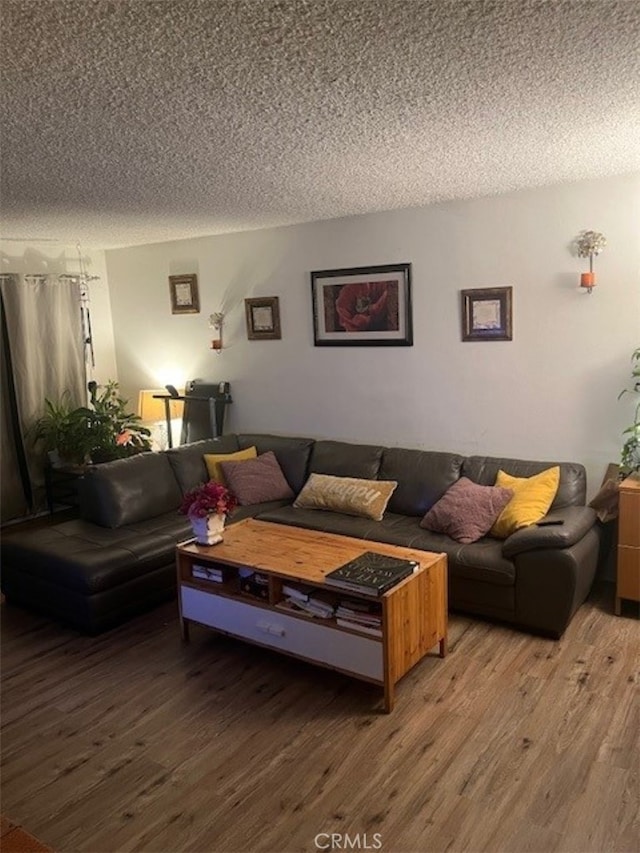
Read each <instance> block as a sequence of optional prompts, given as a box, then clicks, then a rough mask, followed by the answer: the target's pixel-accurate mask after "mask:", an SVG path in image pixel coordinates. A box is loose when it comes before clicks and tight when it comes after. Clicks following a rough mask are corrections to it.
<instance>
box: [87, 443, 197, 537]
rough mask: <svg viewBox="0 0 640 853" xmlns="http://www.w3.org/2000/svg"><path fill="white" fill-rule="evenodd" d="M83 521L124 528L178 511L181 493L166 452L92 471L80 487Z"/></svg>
mask: <svg viewBox="0 0 640 853" xmlns="http://www.w3.org/2000/svg"><path fill="white" fill-rule="evenodd" d="M78 490H79V504H80V511H81V514H82V518H83V519H84V520H85V521H91V522H93V523H94V524H99V525H100V526H101V527H123V526H124V525H125V524H135V523H137V522H140V521H145V520H146V519H148V518H154V517H155V516H157V515H162V514H163V513H165V512H170V511H171V510H175V511H176V512H177V511H178V507H179V506H180V501H181V499H182V494H181V492H180V487H179V486H178V481H177V480H176V478H175V476H174V473H173V470H172V468H171V465H170V463H169V460H168V458H167V455H166V453H139V454H137V455H136V456H130V457H128V458H127V459H116V460H114V461H113V462H105V463H103V464H102V465H94V466H93V467H91V468H89V469H88V470H87V472H86V473H85V474H84V476H83V477H81V478H80V481H79V484H78Z"/></svg>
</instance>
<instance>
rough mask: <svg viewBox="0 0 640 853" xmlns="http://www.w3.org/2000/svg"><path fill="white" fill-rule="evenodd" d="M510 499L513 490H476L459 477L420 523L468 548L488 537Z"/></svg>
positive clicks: (488, 487) (492, 487)
mask: <svg viewBox="0 0 640 853" xmlns="http://www.w3.org/2000/svg"><path fill="white" fill-rule="evenodd" d="M512 497H513V489H503V488H502V487H501V486H480V485H478V484H477V483H474V482H473V481H472V480H470V479H469V478H468V477H461V478H460V479H459V480H457V482H455V483H454V484H453V486H451V487H450V488H448V489H447V491H446V492H445V493H444V495H443V496H442V497H441V498H440V500H439V501H437V503H435V504H434V505H433V506H432V507H431V509H430V510H429V512H428V513H427V514H426V515H425V517H424V518H423V519H422V521H421V522H420V527H424V528H426V529H427V530H432V531H433V532H434V533H446V534H447V535H449V536H451V538H452V539H455V540H456V542H462V543H463V544H464V545H468V544H469V543H470V542H477V540H478V539H480V538H482V537H483V536H484V535H485V533H488V532H489V531H490V530H491V527H492V526H493V523H494V521H495V520H496V519H497V517H498V516H499V515H500V513H501V512H502V510H503V509H504V508H505V506H506V505H507V504H508V503H509V501H510V500H511V498H512Z"/></svg>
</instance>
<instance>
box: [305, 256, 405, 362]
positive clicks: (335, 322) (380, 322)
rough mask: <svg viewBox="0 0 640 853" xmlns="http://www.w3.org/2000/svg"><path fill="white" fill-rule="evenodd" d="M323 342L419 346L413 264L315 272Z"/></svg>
mask: <svg viewBox="0 0 640 853" xmlns="http://www.w3.org/2000/svg"><path fill="white" fill-rule="evenodd" d="M311 294H312V300H313V339H314V343H315V345H316V346H317V347H321V346H325V347H331V346H333V347H336V346H337V347H339V346H405V347H407V346H413V324H412V317H411V264H408V263H407V264H387V265H384V266H377V267H352V268H349V269H340V270H319V271H316V272H312V273H311Z"/></svg>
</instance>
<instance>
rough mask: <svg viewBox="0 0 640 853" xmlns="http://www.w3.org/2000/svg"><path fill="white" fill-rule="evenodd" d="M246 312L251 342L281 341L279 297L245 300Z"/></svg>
mask: <svg viewBox="0 0 640 853" xmlns="http://www.w3.org/2000/svg"><path fill="white" fill-rule="evenodd" d="M244 311H245V317H246V321H247V337H248V338H249V340H250V341H277V340H280V338H281V337H282V333H281V331H280V303H279V299H278V297H277V296H259V297H255V298H251V299H245V300H244Z"/></svg>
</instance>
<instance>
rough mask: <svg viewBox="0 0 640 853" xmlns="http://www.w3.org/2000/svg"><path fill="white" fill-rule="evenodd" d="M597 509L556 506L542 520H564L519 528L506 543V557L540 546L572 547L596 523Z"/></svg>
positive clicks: (503, 550) (504, 554) (504, 551)
mask: <svg viewBox="0 0 640 853" xmlns="http://www.w3.org/2000/svg"><path fill="white" fill-rule="evenodd" d="M596 518H597V515H596V511H595V510H594V509H592V508H591V507H589V506H566V507H563V508H562V509H554V510H553V511H552V512H550V513H549V514H548V515H546V516H545V517H544V518H543V519H542V521H562V524H557V525H549V526H548V527H546V526H538V525H537V524H530V525H529V526H528V527H523V528H521V529H520V530H516V532H515V533H512V534H511V536H509V537H508V538H507V539H505V540H504V544H503V546H502V555H503V556H504V557H515V555H516V554H522V553H523V552H524V551H536V550H538V549H539V548H569V547H571V545H575V544H576V542H578V541H580V539H582V537H583V536H584V535H585V534H586V533H587V532H588V531H589V530H590V529H591V528H592V527H593V525H594V524H595V523H596Z"/></svg>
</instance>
